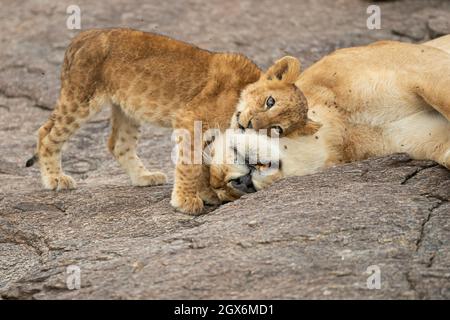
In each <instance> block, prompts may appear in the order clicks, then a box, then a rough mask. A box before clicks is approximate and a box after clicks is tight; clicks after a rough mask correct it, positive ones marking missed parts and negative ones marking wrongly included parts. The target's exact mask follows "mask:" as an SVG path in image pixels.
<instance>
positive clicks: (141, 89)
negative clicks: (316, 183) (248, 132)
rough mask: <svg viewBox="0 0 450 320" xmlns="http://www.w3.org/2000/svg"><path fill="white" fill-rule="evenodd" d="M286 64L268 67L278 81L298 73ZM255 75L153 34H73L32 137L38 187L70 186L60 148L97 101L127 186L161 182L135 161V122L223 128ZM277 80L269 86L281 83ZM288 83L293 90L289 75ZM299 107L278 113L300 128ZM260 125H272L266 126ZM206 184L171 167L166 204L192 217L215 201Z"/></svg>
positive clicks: (237, 58) (250, 67)
mask: <svg viewBox="0 0 450 320" xmlns="http://www.w3.org/2000/svg"><path fill="white" fill-rule="evenodd" d="M289 61H291V60H289ZM277 65H279V66H277ZM286 65H288V64H287V63H286V62H285V61H284V60H280V61H279V62H278V63H277V64H275V66H274V67H273V70H276V71H277V76H278V77H279V78H280V79H281V78H282V77H283V74H285V73H286V74H291V73H296V74H297V73H299V70H298V71H297V70H293V69H292V68H286ZM289 66H292V65H291V64H289ZM294 67H295V65H294ZM261 76H262V72H261V71H260V69H259V68H258V67H257V66H256V65H255V64H254V63H253V62H252V61H250V60H249V59H248V58H246V57H245V56H243V55H240V54H232V53H212V52H209V51H206V50H202V49H199V48H197V47H195V46H193V45H190V44H187V43H184V42H180V41H176V40H174V39H170V38H168V37H164V36H160V35H156V34H151V33H146V32H141V31H136V30H130V29H110V30H89V31H85V32H82V33H80V34H79V35H78V36H76V37H75V38H74V39H73V40H72V42H71V44H70V46H69V47H68V49H67V51H66V54H65V57H64V62H63V65H62V70H61V91H60V96H59V99H58V101H57V103H56V106H55V108H54V111H53V112H52V114H51V116H50V118H49V120H48V121H47V122H46V123H45V124H44V125H43V126H42V127H41V128H40V129H39V133H38V143H37V153H36V156H35V157H34V158H33V159H38V160H39V165H40V170H41V175H42V181H43V185H44V186H45V188H48V189H52V190H55V189H56V190H62V189H72V188H74V187H75V181H74V180H73V179H72V178H71V177H70V176H67V175H65V174H64V173H63V171H62V168H61V148H62V146H63V144H64V143H65V142H66V141H67V140H68V139H69V138H70V136H71V135H72V134H74V133H75V132H76V130H77V129H78V128H79V127H80V126H81V125H82V124H83V123H85V122H86V121H87V120H88V119H89V118H91V117H92V116H94V115H95V114H96V113H97V112H99V111H100V109H101V108H102V106H103V105H105V104H110V105H111V106H112V116H111V123H112V132H111V136H110V138H109V142H108V147H109V150H110V151H111V153H112V154H113V155H114V157H115V158H116V159H117V161H118V162H119V163H120V165H121V166H122V167H123V168H124V169H125V170H126V172H127V173H128V175H129V176H130V178H131V182H132V184H133V185H135V186H149V185H157V184H162V183H165V182H166V176H165V175H164V174H163V173H161V172H149V171H148V170H147V169H146V168H145V167H144V165H143V163H142V162H141V160H140V159H139V157H138V156H137V153H136V144H137V139H138V133H139V127H140V125H141V123H143V122H153V123H157V124H159V125H161V126H166V127H173V128H185V129H187V130H188V131H190V133H191V137H192V136H193V130H194V121H201V122H202V129H203V130H206V129H209V128H217V129H225V128H227V127H229V125H230V122H231V121H232V118H233V119H234V118H235V117H236V115H234V116H233V114H234V112H235V106H236V104H237V102H238V98H239V95H240V93H241V91H242V90H243V89H244V88H245V87H246V86H247V85H249V84H251V83H254V82H256V81H257V80H259V79H260V77H261ZM265 79H266V78H265ZM280 79H278V80H277V82H276V83H278V84H279V83H284V82H283V80H280ZM289 79H290V80H289V81H290V82H291V86H293V78H292V77H289ZM265 81H266V82H267V81H268V80H267V79H266V80H265ZM299 97H300V98H301V96H296V97H294V98H293V100H295V101H297V100H298V99H300V98H299ZM303 102H304V99H303V100H301V99H300V101H299V102H298V103H297V105H296V106H297V108H296V109H295V110H293V111H292V112H291V113H289V114H286V115H285V116H286V117H289V118H293V117H295V119H297V120H298V122H299V123H305V124H306V120H305V119H303V117H306V108H307V106H306V105H305V104H302V103H303ZM277 121H278V119H277ZM263 126H265V127H271V126H272V123H271V122H270V121H266V122H265V124H264V125H263ZM300 129H301V128H300ZM305 132H306V131H305ZM33 159H31V161H29V162H28V165H32V163H33ZM208 179H209V172H208V170H207V168H205V167H204V166H202V165H199V164H189V163H188V164H186V163H180V164H177V166H176V171H175V185H174V188H173V193H172V201H171V204H172V205H173V206H174V207H175V208H177V209H179V210H181V211H184V212H187V213H192V214H195V213H199V212H201V211H202V209H203V201H206V202H208V203H216V202H217V196H216V195H215V193H214V192H212V190H211V189H210V186H209V181H208Z"/></svg>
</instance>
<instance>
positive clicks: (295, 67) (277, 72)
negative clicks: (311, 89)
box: [265, 56, 301, 83]
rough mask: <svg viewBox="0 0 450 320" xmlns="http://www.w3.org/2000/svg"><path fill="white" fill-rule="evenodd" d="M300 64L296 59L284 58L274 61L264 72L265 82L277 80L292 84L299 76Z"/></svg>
mask: <svg viewBox="0 0 450 320" xmlns="http://www.w3.org/2000/svg"><path fill="white" fill-rule="evenodd" d="M300 69H301V64H300V61H299V60H298V59H297V58H294V57H291V56H286V57H283V58H281V59H280V60H278V61H276V62H275V64H274V65H273V66H271V67H270V68H269V69H268V70H267V72H266V74H265V75H266V78H267V80H273V79H278V80H281V81H284V82H286V83H294V82H295V81H297V79H298V77H299V76H300Z"/></svg>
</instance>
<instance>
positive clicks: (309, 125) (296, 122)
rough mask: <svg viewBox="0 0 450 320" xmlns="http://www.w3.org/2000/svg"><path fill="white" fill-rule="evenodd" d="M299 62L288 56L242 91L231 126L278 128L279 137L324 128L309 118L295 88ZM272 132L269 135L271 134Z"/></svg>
mask: <svg viewBox="0 0 450 320" xmlns="http://www.w3.org/2000/svg"><path fill="white" fill-rule="evenodd" d="M299 77H300V61H299V60H298V59H296V58H294V57H289V56H286V57H284V58H282V59H280V60H278V61H277V62H276V63H275V64H274V65H273V66H272V67H270V68H269V70H267V72H266V73H265V74H263V75H262V76H261V77H260V78H259V80H258V81H256V82H255V83H252V84H250V85H248V86H247V87H246V88H245V89H244V90H243V92H242V94H241V98H240V100H239V103H238V106H237V110H236V113H235V117H234V118H233V121H232V123H231V126H232V127H234V128H241V129H246V128H250V129H254V130H260V129H266V128H269V129H272V128H273V129H276V130H277V131H278V134H279V135H280V136H288V137H295V136H299V135H312V134H314V133H316V132H317V131H318V130H319V128H320V127H321V125H320V124H319V123H317V122H314V121H312V120H310V119H308V117H307V112H308V104H307V101H306V98H305V96H304V95H303V93H302V91H301V90H300V89H299V88H298V87H297V86H296V85H295V82H296V81H297V80H298V79H299ZM269 133H270V132H269Z"/></svg>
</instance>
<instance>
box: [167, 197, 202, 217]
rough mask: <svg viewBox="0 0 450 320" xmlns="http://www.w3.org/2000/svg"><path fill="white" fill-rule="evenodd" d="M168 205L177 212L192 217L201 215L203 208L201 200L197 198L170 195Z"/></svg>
mask: <svg viewBox="0 0 450 320" xmlns="http://www.w3.org/2000/svg"><path fill="white" fill-rule="evenodd" d="M170 204H171V205H172V207H174V208H175V209H177V210H178V211H181V212H183V213H187V214H190V215H194V216H196V215H199V214H201V213H202V211H203V207H204V206H203V200H202V199H201V198H200V197H199V196H190V195H186V196H183V195H180V196H177V195H172V199H171V200H170Z"/></svg>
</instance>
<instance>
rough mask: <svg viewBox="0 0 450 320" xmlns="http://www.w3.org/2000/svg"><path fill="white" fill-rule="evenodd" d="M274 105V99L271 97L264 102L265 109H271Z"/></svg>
mask: <svg viewBox="0 0 450 320" xmlns="http://www.w3.org/2000/svg"><path fill="white" fill-rule="evenodd" d="M274 105H275V99H274V98H273V97H272V96H270V97H268V98H267V100H266V106H267V109H270V108H272V107H273V106H274Z"/></svg>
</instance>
